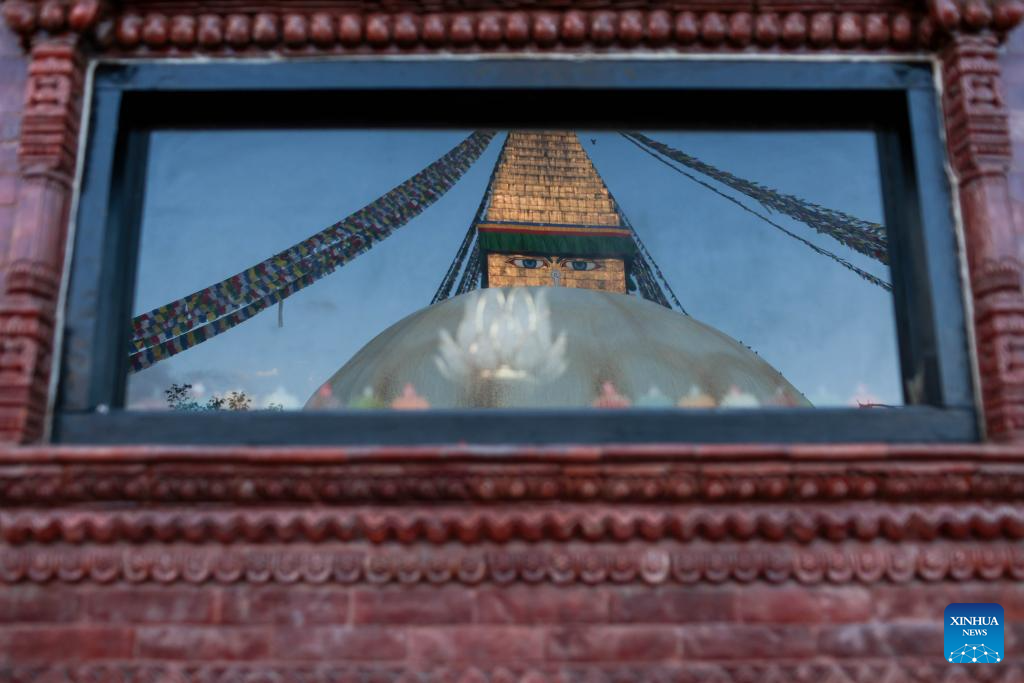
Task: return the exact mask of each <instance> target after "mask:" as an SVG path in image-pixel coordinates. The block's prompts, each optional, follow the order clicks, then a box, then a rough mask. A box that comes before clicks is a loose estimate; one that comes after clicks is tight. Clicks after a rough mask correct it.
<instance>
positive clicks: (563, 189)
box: [477, 131, 636, 294]
mask: <svg viewBox="0 0 1024 683" xmlns="http://www.w3.org/2000/svg"><path fill="white" fill-rule="evenodd" d="M477 229H478V235H479V240H480V242H479V243H480V251H481V258H483V259H484V265H485V266H486V267H485V270H484V272H485V273H486V280H485V286H487V287H542V286H549V287H575V288H582V289H600V290H605V291H609V292H619V293H623V294H625V293H626V288H627V286H626V282H627V271H628V269H629V266H630V265H631V263H632V258H633V254H634V252H635V249H636V246H635V244H634V242H633V236H632V231H631V230H630V229H629V227H628V226H627V225H626V223H625V221H623V219H622V216H621V215H620V214H619V212H618V210H617V209H616V206H615V202H614V201H613V200H612V197H611V195H610V194H609V193H608V188H607V187H605V184H604V181H602V180H601V177H600V176H599V175H598V173H597V171H596V170H595V169H594V165H593V163H592V162H591V161H590V157H589V156H588V155H587V153H586V151H584V149H583V146H582V145H581V144H580V141H579V138H577V136H576V134H575V133H572V132H569V131H555V132H546V131H545V132H539V131H538V132H524V131H511V132H510V133H509V134H508V140H507V141H506V143H505V147H504V149H503V150H502V154H501V158H500V159H499V161H498V166H497V168H496V169H495V173H494V178H493V180H492V184H491V198H490V202H489V204H488V206H487V210H486V213H485V215H484V218H483V220H482V221H481V222H480V224H479V225H478V226H477Z"/></svg>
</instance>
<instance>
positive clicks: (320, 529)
mask: <svg viewBox="0 0 1024 683" xmlns="http://www.w3.org/2000/svg"><path fill="white" fill-rule="evenodd" d="M941 538H946V539H969V538H975V539H981V540H993V539H1001V538H1002V539H1007V540H1018V541H1019V540H1021V539H1024V510H1022V509H1020V508H1019V507H1014V506H1011V505H1004V506H999V507H992V506H987V505H986V506H981V505H967V504H960V505H955V506H953V505H944V506H926V505H915V506H913V507H908V506H896V505H872V506H870V507H867V508H863V507H858V506H842V507H827V508H823V507H821V506H820V505H811V506H770V505H762V506H757V507H756V508H750V507H749V506H731V505H730V506H716V507H708V506H706V505H696V506H671V507H669V508H667V509H666V508H654V507H637V506H620V507H618V508H614V509H609V508H608V507H607V506H601V505H597V506H570V505H565V504H559V505H558V507H557V508H549V509H545V508H540V509H536V508H534V509H529V508H528V509H521V508H512V507H504V508H496V509H493V508H492V509H488V508H484V509H481V508H480V507H475V508H470V509H467V508H466V507H464V506H458V507H456V506H450V507H430V508H418V509H417V508H413V509H408V508H401V507H374V508H372V509H365V508H354V509H353V508H341V509H335V510H299V509H290V510H280V509H273V508H264V509H261V510H221V511H210V510H193V509H187V508H186V509H182V508H177V509H170V510H161V511H159V512H151V511H122V512H118V511H81V510H78V511H73V512H72V511H48V510H38V509H34V510H26V511H23V512H17V513H0V540H2V541H3V542H5V543H9V544H11V545H12V546H13V545H21V544H26V543H44V544H45V543H72V544H82V543H85V544H100V545H105V544H110V543H118V542H129V543H139V542H147V541H160V542H164V543H171V542H188V543H210V542H213V543H218V542H219V543H226V542H231V541H232V540H234V539H244V540H246V541H248V542H250V543H289V542H293V541H296V542H311V543H326V542H336V541H337V542H369V543H374V544H382V543H389V542H400V543H417V542H418V543H433V544H438V543H462V544H464V545H473V544H478V543H488V542H497V543H507V542H514V541H528V542H537V541H542V540H550V541H558V542H568V541H574V540H575V541H585V542H588V543H601V542H612V541H614V542H620V543H621V542H626V541H645V542H657V541H662V540H673V541H680V542H686V543H689V542H695V541H702V540H703V541H710V542H719V541H750V540H765V541H770V542H788V543H797V544H800V543H808V542H811V541H814V540H817V539H827V540H829V541H833V542H841V541H847V540H858V541H872V540H876V539H878V540H888V541H894V542H899V541H924V542H931V541H934V540H935V539H941Z"/></svg>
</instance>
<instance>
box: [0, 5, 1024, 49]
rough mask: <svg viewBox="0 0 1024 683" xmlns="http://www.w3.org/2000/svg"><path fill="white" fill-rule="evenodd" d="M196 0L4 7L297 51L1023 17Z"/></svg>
mask: <svg viewBox="0 0 1024 683" xmlns="http://www.w3.org/2000/svg"><path fill="white" fill-rule="evenodd" d="M339 5H340V6H339V8H338V9H332V8H331V6H330V5H329V4H325V3H319V2H313V1H309V2H289V3H288V4H287V7H284V6H281V5H275V4H274V3H266V2H254V3H248V4H245V3H243V4H241V5H240V4H237V3H232V2H226V1H225V2H209V3H202V4H201V5H200V4H196V3H190V2H184V1H181V0H151V1H135V2H131V1H122V2H102V1H101V0H74V2H61V1H60V0H8V2H6V3H5V7H4V15H5V17H6V19H7V22H8V25H10V26H11V27H12V28H13V29H14V30H15V31H17V32H18V33H20V34H22V35H23V36H31V35H33V34H35V33H36V32H40V31H46V32H49V33H51V34H52V33H60V32H64V31H68V32H75V33H78V34H81V35H83V36H87V37H89V38H90V39H91V40H92V41H94V42H95V44H96V45H97V47H98V48H100V49H102V50H104V51H107V52H114V53H122V54H124V53H129V54H140V53H141V54H180V53H182V52H186V53H191V52H193V51H196V50H200V51H212V52H227V53H238V52H247V51H266V50H281V51H286V52H291V53H296V54H310V53H326V52H350V51H359V50H365V51H417V50H422V51H428V52H432V51H436V50H486V51H493V50H503V49H508V50H523V49H570V50H571V49H579V48H585V49H594V48H599V49H600V48H609V47H618V48H645V47H647V48H661V47H674V48H680V49H708V48H714V49H731V50H736V49H744V48H750V47H753V48H762V49H763V48H772V49H784V50H792V49H810V50H819V49H836V48H839V49H844V50H882V49H895V50H907V49H914V48H921V47H923V48H928V47H930V46H932V45H934V44H936V42H938V41H941V40H942V39H943V37H944V36H947V35H949V34H950V33H952V32H983V31H991V32H995V33H1004V32H1006V31H1008V30H1010V29H1012V28H1013V27H1014V26H1015V25H1016V24H1017V23H1018V22H1019V21H1020V19H1021V17H1022V15H1024V3H1022V2H1020V0H929V1H928V3H927V4H926V5H924V6H923V5H922V4H919V3H914V2H899V1H897V0H888V1H886V0H878V1H875V2H865V3H856V4H855V5H853V6H851V7H850V9H848V10H841V9H838V7H839V6H837V5H836V3H834V2H826V1H824V0H804V1H803V2H798V3H788V4H786V5H784V6H782V7H780V8H779V9H778V10H776V9H774V8H773V7H771V6H769V7H765V6H764V5H763V3H756V2H752V1H749V0H741V1H740V2H728V3H726V2H714V0H691V1H690V2H684V3H672V2H667V1H663V0H655V1H653V2H647V3H644V4H643V5H641V6H639V7H635V6H634V7H630V6H628V5H624V4H620V3H618V2H614V1H613V0H598V1H597V2H589V3H586V4H585V9H583V8H581V9H577V8H573V7H566V6H557V4H555V3H551V5H550V6H548V4H547V3H541V2H531V1H528V0H520V1H518V2H501V3H498V2H494V3H488V2H480V3H471V4H470V6H469V7H467V5H466V4H464V3H460V2H455V1H453V0H447V1H445V0H441V1H437V2H425V1H415V0H408V1H406V2H394V3H385V4H383V5H382V4H378V3H376V2H370V1H368V0H362V1H359V2H346V3H344V4H343V5H341V3H339Z"/></svg>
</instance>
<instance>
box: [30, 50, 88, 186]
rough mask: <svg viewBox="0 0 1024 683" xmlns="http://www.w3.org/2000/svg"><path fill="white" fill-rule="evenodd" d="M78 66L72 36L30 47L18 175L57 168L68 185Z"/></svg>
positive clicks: (76, 110)
mask: <svg viewBox="0 0 1024 683" xmlns="http://www.w3.org/2000/svg"><path fill="white" fill-rule="evenodd" d="M82 82H83V69H82V64H81V57H80V55H79V51H78V48H77V46H76V45H75V44H74V42H73V41H67V42H65V41H60V42H58V41H47V42H43V43H40V44H39V45H37V46H36V47H34V48H33V50H32V61H31V62H30V64H29V69H28V87H27V88H26V92H25V109H24V114H23V115H22V124H21V125H22V129H21V141H20V146H19V148H18V158H19V160H20V161H21V165H22V169H23V170H22V175H23V176H26V177H31V176H32V175H34V174H37V173H43V172H49V173H51V174H52V173H56V174H59V176H58V177H61V178H62V180H64V182H66V183H67V184H68V185H70V180H71V176H72V174H73V173H74V168H75V153H76V151H77V145H78V127H79V121H80V119H81V99H82Z"/></svg>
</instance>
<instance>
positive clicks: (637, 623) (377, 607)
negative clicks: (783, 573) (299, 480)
mask: <svg viewBox="0 0 1024 683" xmlns="http://www.w3.org/2000/svg"><path fill="white" fill-rule="evenodd" d="M973 601H977V602H1000V603H1001V604H1002V605H1003V606H1004V608H1005V610H1006V619H1007V623H1008V624H1009V626H1008V628H1007V637H1006V649H1007V652H1009V653H1011V655H1010V656H1011V663H1010V664H1009V666H1008V667H1006V669H1007V670H1006V675H1005V676H1004V677H997V678H994V679H991V680H998V681H1005V682H1007V683H1009V682H1010V681H1021V680H1024V665H1021V664H1020V662H1019V659H1020V653H1021V652H1022V651H1024V587H1020V586H1017V587H1014V588H1011V587H1010V586H1009V584H1007V585H1006V586H1003V587H994V586H992V585H989V584H974V583H965V584H961V585H959V586H955V587H952V586H944V585H935V586H926V585H917V584H914V585H907V586H880V587H874V588H867V587H860V586H853V587H828V588H808V587H801V586H794V585H783V586H777V587H767V586H759V587H739V588H737V587H731V586H723V587H715V586H707V587H700V588H678V587H661V588H652V587H616V588H609V587H592V588H590V587H569V586H565V587H555V586H535V587H528V586H517V587H508V588H490V587H479V588H434V587H414V588H408V587H394V586H387V587H367V588H362V587H361V588H351V589H349V588H340V587H331V588H309V587H298V586H295V587H250V588H247V589H236V588H230V587H217V586H211V587H206V588H194V587H180V586H167V587H134V586H131V585H110V586H107V587H99V588H97V587H90V588H84V587H83V588H73V587H66V586H52V587H47V586H44V587H29V586H26V587H23V588H18V589H15V590H8V591H6V592H3V593H0V653H6V655H7V656H8V657H9V658H10V661H11V662H13V663H14V664H15V665H14V666H12V667H10V668H5V667H4V665H3V663H2V662H3V660H2V659H0V681H4V683H7V682H8V681H18V682H19V683H20V682H21V681H24V682H25V683H28V682H29V681H36V680H38V679H36V678H33V677H32V676H34V675H38V674H39V673H40V671H41V670H43V669H44V668H45V669H46V670H47V671H49V672H50V673H51V674H52V673H53V671H54V665H55V664H60V666H58V667H57V670H59V671H61V672H62V673H65V672H68V673H72V674H74V675H75V677H74V678H72V680H82V679H86V680H97V683H106V681H118V682H120V681H129V680H130V681H135V680H147V681H148V680H150V679H148V678H144V677H142V676H141V675H140V676H139V677H138V678H131V677H129V675H128V674H129V673H135V674H139V673H140V672H146V671H159V672H162V673H161V675H164V676H168V677H167V678H157V679H154V680H160V681H165V680H166V681H175V683H177V681H179V680H180V679H179V678H175V677H174V676H175V675H179V676H181V677H182V679H184V680H188V681H203V682H204V683H205V682H207V681H223V682H225V683H227V682H228V681H230V682H231V683H234V682H236V681H245V682H246V683H248V682H249V681H253V682H254V683H255V682H256V681H260V682H262V681H268V682H271V681H275V682H276V681H282V683H284V682H285V681H288V682H289V683H290V682H291V681H299V682H301V683H304V682H306V681H309V682H317V683H318V682H320V681H339V682H340V681H362V680H366V681H378V680H379V681H387V680H403V681H404V680H408V681H421V680H422V681H438V682H439V683H440V682H441V681H446V682H447V681H451V682H452V683H455V682H457V681H495V682H498V681H526V680H529V681H532V682H535V683H539V682H541V681H581V682H582V681H587V682H590V681H594V682H597V681H609V682H611V681H616V682H618V681H623V682H625V681H636V682H638V683H639V682H641V681H643V682H645V683H647V682H656V681H680V682H683V681H685V682H690V681H694V682H696V681H709V682H711V681H715V682H719V681H721V682H723V683H724V682H726V681H737V682H744V683H747V682H749V683H755V682H756V683H775V682H778V683H796V682H800V681H807V683H833V682H836V683H838V682H843V683H847V682H850V681H856V682H858V683H859V682H862V681H863V682H864V683H896V682H902V681H921V682H922V683H924V682H927V683H935V682H937V681H944V680H949V679H948V678H947V676H949V675H950V674H951V673H952V671H955V670H958V669H960V668H961V667H952V666H949V665H946V664H945V663H944V662H943V661H942V660H941V659H940V657H941V654H940V652H941V649H942V611H943V609H944V608H945V606H946V605H947V604H948V603H950V602H973ZM1013 659H1017V660H1018V662H1017V663H1016V664H1013V663H1012V660H1013ZM128 660H131V664H127V663H126V662H127V661H128ZM398 669H406V670H414V671H417V672H420V673H419V674H417V676H418V677H410V678H407V679H398V678H397V674H396V673H395V672H396V671H397V670H398ZM257 670H260V671H262V674H261V675H262V676H264V677H262V678H261V677H258V676H256V675H255V672H256V671H257ZM111 671H116V672H118V673H117V675H118V676H120V677H109V678H98V679H88V678H87V676H88V675H94V676H95V675H96V674H97V672H107V673H106V675H109V673H110V672H111ZM249 674H252V676H251V678H246V677H245V676H246V675H249ZM275 675H277V676H280V677H279V678H275V677H273V676H275ZM300 675H305V676H306V677H300ZM961 675H962V674H961ZM47 680H49V679H47ZM57 680H61V681H63V680H65V679H64V678H58V679H57ZM955 680H959V679H955ZM984 680H990V679H984Z"/></svg>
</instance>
